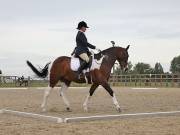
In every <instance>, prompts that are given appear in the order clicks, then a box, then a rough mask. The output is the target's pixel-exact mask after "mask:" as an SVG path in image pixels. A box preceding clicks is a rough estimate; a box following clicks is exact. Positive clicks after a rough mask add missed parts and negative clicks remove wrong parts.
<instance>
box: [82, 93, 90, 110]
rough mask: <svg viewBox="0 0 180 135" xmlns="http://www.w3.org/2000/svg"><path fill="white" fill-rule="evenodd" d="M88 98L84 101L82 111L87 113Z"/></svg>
mask: <svg viewBox="0 0 180 135" xmlns="http://www.w3.org/2000/svg"><path fill="white" fill-rule="evenodd" d="M89 98H90V96H89V95H87V97H86V100H85V101H84V104H83V107H84V110H85V111H86V112H87V111H88V101H89Z"/></svg>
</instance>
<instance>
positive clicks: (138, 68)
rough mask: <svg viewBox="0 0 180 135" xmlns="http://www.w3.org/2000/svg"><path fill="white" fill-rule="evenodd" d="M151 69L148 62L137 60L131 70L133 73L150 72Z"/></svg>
mask: <svg viewBox="0 0 180 135" xmlns="http://www.w3.org/2000/svg"><path fill="white" fill-rule="evenodd" d="M152 71H153V69H152V68H151V66H150V65H149V64H146V63H142V62H139V63H137V64H136V65H135V66H134V70H133V72H134V73H135V74H150V73H152Z"/></svg>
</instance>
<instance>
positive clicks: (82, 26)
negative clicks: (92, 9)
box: [75, 21, 100, 78]
mask: <svg viewBox="0 0 180 135" xmlns="http://www.w3.org/2000/svg"><path fill="white" fill-rule="evenodd" d="M86 28H89V27H88V26H87V24H86V22H84V21H81V22H79V24H78V27H77V29H78V33H77V36H76V48H75V55H76V56H78V57H80V58H81V59H82V60H83V62H82V63H81V65H80V67H79V69H78V74H79V78H80V74H81V72H82V70H83V69H84V68H85V66H86V65H87V64H88V63H89V56H88V53H89V49H88V48H91V49H96V50H98V51H100V49H97V48H96V46H94V45H92V44H90V43H88V41H87V38H86V35H85V31H86Z"/></svg>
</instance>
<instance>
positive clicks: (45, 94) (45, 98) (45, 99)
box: [41, 86, 53, 112]
mask: <svg viewBox="0 0 180 135" xmlns="http://www.w3.org/2000/svg"><path fill="white" fill-rule="evenodd" d="M52 89H53V88H52V87H50V86H48V87H47V88H46V89H45V91H44V98H43V102H42V104H41V108H42V111H43V112H45V111H46V105H47V99H48V97H49V94H50V92H51V90H52Z"/></svg>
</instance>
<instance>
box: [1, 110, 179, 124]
mask: <svg viewBox="0 0 180 135" xmlns="http://www.w3.org/2000/svg"><path fill="white" fill-rule="evenodd" d="M0 114H10V115H14V116H20V117H26V118H35V119H39V120H46V121H49V122H55V123H70V122H83V121H94V120H117V119H128V118H149V117H165V116H180V111H170V112H152V113H135V114H120V115H96V116H88V117H71V118H60V117H53V116H46V115H40V114H35V113H26V112H20V111H13V110H6V109H2V110H0Z"/></svg>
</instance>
